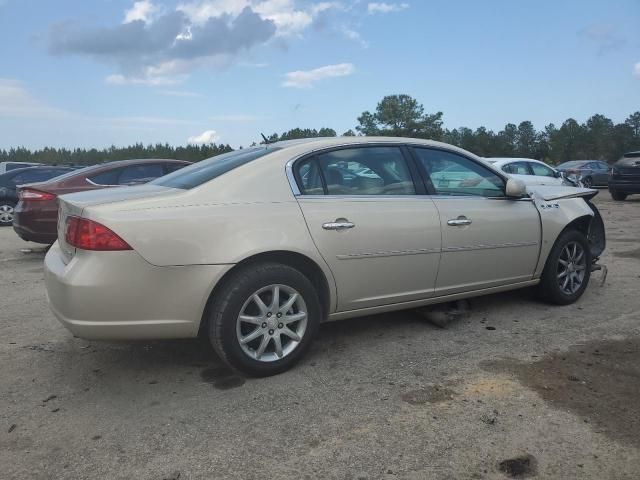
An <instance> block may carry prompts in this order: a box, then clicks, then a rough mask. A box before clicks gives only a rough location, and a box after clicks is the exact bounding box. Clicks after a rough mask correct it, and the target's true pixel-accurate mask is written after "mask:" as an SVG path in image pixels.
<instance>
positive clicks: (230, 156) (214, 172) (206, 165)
mask: <svg viewBox="0 0 640 480" xmlns="http://www.w3.org/2000/svg"><path fill="white" fill-rule="evenodd" d="M277 150H280V148H278V147H275V148H274V147H253V148H246V149H243V150H236V151H234V152H229V153H223V154H222V155H216V156H215V157H211V158H208V159H206V160H202V161H201V162H198V163H194V164H193V165H189V166H188V167H185V168H182V169H180V170H178V171H176V172H173V173H170V174H169V175H165V176H164V177H160V178H158V179H156V180H154V181H152V182H150V183H151V184H152V185H161V186H163V187H171V188H182V189H185V190H189V189H191V188H194V187H197V186H198V185H202V184H203V183H205V182H208V181H209V180H213V179H214V178H216V177H219V176H220V175H222V174H224V173H227V172H229V171H231V170H233V169H234V168H237V167H239V166H241V165H244V164H245V163H249V162H251V161H253V160H255V159H257V158H260V157H264V156H265V155H268V154H270V153H273V152H275V151H277Z"/></svg>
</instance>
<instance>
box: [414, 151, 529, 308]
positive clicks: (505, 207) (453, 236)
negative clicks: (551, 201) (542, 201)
mask: <svg viewBox="0 0 640 480" xmlns="http://www.w3.org/2000/svg"><path fill="white" fill-rule="evenodd" d="M413 152H414V153H415V156H416V158H417V160H418V164H419V167H421V170H422V174H423V175H424V177H425V180H426V181H427V184H428V185H427V186H428V188H429V189H430V190H431V191H432V193H433V197H432V198H433V201H434V203H435V205H436V208H437V209H438V212H439V214H440V220H441V228H442V255H441V260H440V268H439V271H438V278H437V281H436V289H435V295H436V296H440V295H449V294H454V293H459V292H467V291H473V290H480V289H483V288H490V287H497V286H503V285H509V284H516V283H519V282H524V281H527V280H531V279H532V278H533V273H534V270H535V267H536V264H537V262H538V255H539V251H540V238H541V227H540V217H539V214H538V211H537V209H536V208H535V206H534V205H533V202H531V201H530V199H528V198H527V199H522V200H514V199H508V198H506V196H505V179H504V178H503V177H501V176H499V175H498V174H496V173H495V172H493V171H492V170H490V169H489V168H487V167H486V166H485V165H482V164H481V163H480V162H476V161H475V160H472V159H470V158H467V157H465V156H462V155H460V154H458V153H454V152H451V151H446V150H440V149H435V148H414V149H413ZM452 165H456V168H457V169H458V170H465V171H466V172H467V174H466V175H465V176H464V177H465V179H464V180H462V181H460V182H457V183H453V182H449V183H445V184H441V183H438V182H432V180H431V179H432V178H438V172H440V171H442V170H443V169H451V168H452Z"/></svg>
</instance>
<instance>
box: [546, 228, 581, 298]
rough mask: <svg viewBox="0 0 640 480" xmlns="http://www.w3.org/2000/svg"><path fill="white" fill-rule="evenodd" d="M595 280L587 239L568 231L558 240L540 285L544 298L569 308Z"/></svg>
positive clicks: (575, 232) (573, 231)
mask: <svg viewBox="0 0 640 480" xmlns="http://www.w3.org/2000/svg"><path fill="white" fill-rule="evenodd" d="M590 277H591V250H590V248H589V242H588V241H587V238H586V237H585V236H584V235H583V234H582V233H581V232H579V231H577V230H567V231H565V232H563V233H562V234H561V235H560V237H558V239H557V240H556V243H555V245H554V246H553V249H552V250H551V253H550V254H549V257H548V258H547V263H546V264H545V267H544V271H543V272H542V279H541V281H540V284H539V285H538V294H539V296H540V298H541V299H543V300H544V301H546V302H549V303H552V304H555V305H569V304H571V303H574V302H575V301H576V300H578V299H579V298H580V297H581V296H582V294H583V293H584V291H585V289H586V288H587V285H589V278H590Z"/></svg>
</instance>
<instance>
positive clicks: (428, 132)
mask: <svg viewBox="0 0 640 480" xmlns="http://www.w3.org/2000/svg"><path fill="white" fill-rule="evenodd" d="M322 132H324V133H325V134H323V133H322ZM327 132H333V135H326V133H327ZM334 135H335V131H333V130H332V129H328V128H322V129H320V130H315V129H314V130H311V129H304V130H302V129H299V128H296V129H294V130H290V131H288V132H285V133H283V134H282V135H277V134H273V135H271V136H270V137H269V138H268V140H269V141H275V140H290V139H293V138H305V137H317V136H334ZM351 135H367V136H385V137H386V136H392V137H412V138H423V139H428V140H437V141H441V142H445V143H449V144H452V145H456V146H458V147H461V148H464V149H465V150H469V151H470V152H473V153H475V154H476V155H479V156H481V157H522V158H535V159H538V160H543V161H546V162H549V163H552V164H555V165H557V164H559V163H562V162H565V161H568V160H604V161H608V162H614V161H616V160H618V159H619V158H620V157H621V156H622V154H623V153H625V152H629V151H634V150H640V111H637V112H635V113H632V114H631V115H629V116H628V117H627V119H626V120H625V121H624V122H622V123H618V124H616V123H614V122H613V121H612V120H611V119H609V118H607V117H605V116H604V115H601V114H595V115H593V116H591V117H590V118H589V119H588V120H587V121H586V122H584V123H579V122H578V121H577V120H575V119H573V118H569V119H567V120H565V121H564V122H562V124H561V125H560V126H559V127H558V126H556V125H555V124H553V123H550V124H549V125H547V126H546V127H544V129H543V130H536V128H535V127H534V126H533V123H531V122H530V121H528V120H527V121H523V122H520V123H519V124H518V125H516V124H514V123H508V124H507V125H505V126H504V128H503V129H502V130H500V131H498V132H494V131H493V130H490V129H487V128H486V127H478V128H476V129H475V130H473V129H471V128H468V127H460V128H454V129H448V128H444V127H443V113H442V112H436V113H425V110H424V106H423V105H422V104H420V103H419V102H418V101H417V100H416V99H414V98H412V97H410V96H409V95H390V96H386V97H384V98H383V99H382V100H381V101H380V102H379V103H378V105H377V106H376V109H375V111H374V112H373V113H372V112H369V111H366V112H363V113H362V115H360V116H359V117H358V125H357V126H356V127H355V131H354V130H347V131H346V132H344V133H343V136H351Z"/></svg>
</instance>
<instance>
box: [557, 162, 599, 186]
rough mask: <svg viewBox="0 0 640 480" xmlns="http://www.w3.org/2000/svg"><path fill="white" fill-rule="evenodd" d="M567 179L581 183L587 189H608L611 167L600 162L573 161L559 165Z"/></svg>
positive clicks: (559, 169)
mask: <svg viewBox="0 0 640 480" xmlns="http://www.w3.org/2000/svg"><path fill="white" fill-rule="evenodd" d="M557 169H558V171H560V172H562V173H563V174H564V175H565V176H566V177H567V178H569V179H575V180H578V181H580V183H582V185H583V186H584V187H585V188H591V187H606V186H607V185H608V184H609V170H610V169H611V166H610V165H609V164H608V163H607V162H603V161H600V160H571V161H570V162H564V163H561V164H560V165H558V167H557Z"/></svg>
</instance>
